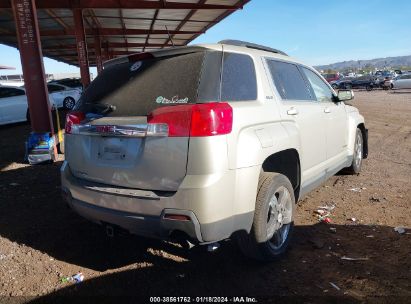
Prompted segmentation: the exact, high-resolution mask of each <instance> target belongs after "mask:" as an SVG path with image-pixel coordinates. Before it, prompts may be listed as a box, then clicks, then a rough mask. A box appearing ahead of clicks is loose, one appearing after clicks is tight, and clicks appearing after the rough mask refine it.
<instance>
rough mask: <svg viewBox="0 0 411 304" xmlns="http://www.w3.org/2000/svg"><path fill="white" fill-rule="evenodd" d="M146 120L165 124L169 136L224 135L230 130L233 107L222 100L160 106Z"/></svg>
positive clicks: (151, 122)
mask: <svg viewBox="0 0 411 304" xmlns="http://www.w3.org/2000/svg"><path fill="white" fill-rule="evenodd" d="M147 122H148V123H149V124H155V123H165V124H167V125H168V129H169V133H168V136H170V137H177V136H182V137H186V136H192V137H201V136H214V135H224V134H229V133H230V132H231V130H232V126H233V109H232V108H231V106H230V105H229V104H228V103H224V102H212V103H204V104H195V105H177V106H169V107H162V108H158V109H156V110H154V111H153V112H152V113H150V114H149V116H148V121H147Z"/></svg>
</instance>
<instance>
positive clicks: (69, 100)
mask: <svg viewBox="0 0 411 304" xmlns="http://www.w3.org/2000/svg"><path fill="white" fill-rule="evenodd" d="M47 88H48V90H49V94H50V95H51V96H52V97H53V100H54V106H55V107H57V108H65V109H67V110H71V109H72V108H73V107H74V105H75V104H76V102H77V101H78V100H79V98H80V96H81V90H80V89H77V88H70V87H68V86H65V85H61V84H56V83H48V84H47Z"/></svg>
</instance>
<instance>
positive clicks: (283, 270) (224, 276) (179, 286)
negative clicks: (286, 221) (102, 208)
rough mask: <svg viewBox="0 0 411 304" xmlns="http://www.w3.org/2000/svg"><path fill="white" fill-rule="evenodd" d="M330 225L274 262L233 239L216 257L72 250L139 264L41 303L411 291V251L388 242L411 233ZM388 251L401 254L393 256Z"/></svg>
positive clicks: (155, 245)
mask: <svg viewBox="0 0 411 304" xmlns="http://www.w3.org/2000/svg"><path fill="white" fill-rule="evenodd" d="M329 228H330V226H329V225H325V224H317V225H313V226H298V227H296V231H295V239H294V241H293V242H292V245H291V247H292V248H291V250H290V251H289V252H288V254H287V255H286V256H285V257H284V258H283V259H281V260H280V261H278V262H274V263H270V264H263V263H260V262H256V261H252V260H249V259H247V258H245V257H243V256H242V255H241V253H240V252H239V250H238V248H237V246H236V245H235V244H234V243H233V242H224V244H223V246H222V247H221V248H220V249H219V250H218V251H217V252H214V253H208V254H206V253H204V252H201V251H195V252H191V253H190V252H188V251H185V250H175V248H173V246H171V245H167V244H163V243H160V242H155V241H150V242H148V241H142V240H140V245H133V243H132V240H131V239H129V240H128V241H125V240H118V241H117V242H118V243H117V244H115V245H111V246H110V247H108V248H106V250H105V251H99V250H96V251H94V253H92V252H91V251H90V249H89V248H87V247H86V248H80V247H71V248H72V250H75V251H81V252H82V254H83V255H86V254H90V255H91V256H92V258H93V259H97V260H100V261H102V259H101V256H104V258H105V259H109V260H111V261H112V262H113V261H114V260H123V261H124V262H125V263H119V264H126V263H130V262H132V263H134V264H133V267H130V268H128V269H126V270H123V271H116V272H114V273H113V272H112V273H109V274H106V275H102V276H99V277H93V278H90V279H87V278H86V280H85V281H83V282H82V283H80V284H73V285H68V286H64V285H62V288H61V289H59V290H56V291H54V292H53V293H50V294H47V295H44V296H42V297H40V298H38V299H35V300H34V301H33V303H43V302H47V303H48V302H53V301H55V302H61V301H62V300H70V301H71V300H73V301H74V300H75V301H76V303H77V300H78V299H81V300H84V301H88V302H97V301H98V302H102V303H104V302H118V301H119V299H120V301H121V302H134V303H136V302H137V301H144V302H149V297H153V296H157V297H160V296H166V297H167V296H181V297H183V296H191V297H196V296H213V297H216V296H224V297H229V298H230V297H234V296H248V297H256V298H257V299H258V300H259V302H266V300H269V299H270V300H271V301H276V300H278V301H280V300H281V302H285V303H299V302H301V303H309V302H315V303H333V302H341V301H343V302H344V303H356V302H363V301H364V300H367V301H372V300H373V297H376V299H377V300H384V298H379V295H380V294H383V295H387V294H388V295H390V301H392V300H398V301H399V302H403V301H404V300H406V299H407V296H408V297H409V296H411V295H410V293H409V290H408V291H407V288H406V286H407V278H409V273H408V270H407V269H409V266H410V263H409V262H407V261H408V256H407V254H404V253H403V254H399V253H398V252H396V250H395V249H394V250H392V252H387V250H388V251H390V249H388V248H385V246H382V243H385V242H387V241H389V242H387V243H389V244H395V245H399V244H401V246H410V245H411V242H410V238H409V236H399V235H395V233H394V232H393V229H392V227H381V226H379V227H376V226H375V227H370V226H361V225H358V226H338V225H334V226H333V228H336V230H337V233H336V234H334V233H330V230H329ZM367 235H373V236H374V237H373V238H370V237H368V238H367V237H366V236H367ZM78 237H80V236H78ZM88 237H89V236H88V235H82V236H81V238H87V239H88ZM358 239H361V243H362V244H361V245H359V242H358ZM88 240H89V241H91V239H88ZM136 241H137V240H136ZM75 242H78V240H76V241H75ZM100 242H101V240H96V241H95V242H94V243H93V242H91V243H90V244H89V246H90V247H91V246H95V245H97V247H99V246H100V245H99V244H100ZM353 243H354V245H353ZM71 245H73V244H71ZM395 245H394V246H395ZM114 248H116V249H115V250H113V249H114ZM408 248H410V247H408ZM98 249H100V248H98ZM122 251H125V252H122ZM382 253H384V254H382ZM385 254H388V255H395V259H389V258H388V259H387V256H385ZM342 257H347V258H359V259H360V260H359V261H350V260H344V259H341V258H342ZM83 262H84V260H83ZM115 264H117V263H115ZM110 265H111V266H114V264H110ZM405 268H407V269H405ZM392 272H395V273H396V274H397V276H398V278H397V280H396V282H395V285H394V286H393V284H392V283H393V282H392V281H390V279H389V277H391V279H392ZM365 281H366V282H367V284H364V283H365ZM331 283H332V284H333V285H334V287H333V285H332V284H331ZM365 285H367V286H365ZM335 286H336V287H335ZM370 286H372V287H371V288H372V290H370Z"/></svg>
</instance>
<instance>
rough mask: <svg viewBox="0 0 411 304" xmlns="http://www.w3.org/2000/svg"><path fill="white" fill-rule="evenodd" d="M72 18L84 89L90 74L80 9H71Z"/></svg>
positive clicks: (88, 81)
mask: <svg viewBox="0 0 411 304" xmlns="http://www.w3.org/2000/svg"><path fill="white" fill-rule="evenodd" d="M73 17H74V27H75V34H76V43H77V53H78V63H79V67H80V75H81V82H82V83H83V87H84V88H86V87H87V86H88V85H89V84H90V72H89V62H88V56H87V42H86V34H85V31H84V20H83V11H82V10H81V9H80V8H75V9H73Z"/></svg>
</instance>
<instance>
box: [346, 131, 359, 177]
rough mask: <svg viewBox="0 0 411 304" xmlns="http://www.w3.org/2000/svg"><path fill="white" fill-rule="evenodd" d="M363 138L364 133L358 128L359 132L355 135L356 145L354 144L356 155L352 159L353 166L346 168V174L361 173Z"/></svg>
mask: <svg viewBox="0 0 411 304" xmlns="http://www.w3.org/2000/svg"><path fill="white" fill-rule="evenodd" d="M363 145H364V142H363V137H362V132H361V130H360V129H359V128H357V131H356V133H355V143H354V155H353V159H352V163H351V166H350V167H348V168H346V170H345V171H346V172H347V173H348V174H352V175H355V174H359V173H360V172H361V166H362V155H363Z"/></svg>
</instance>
